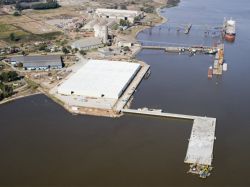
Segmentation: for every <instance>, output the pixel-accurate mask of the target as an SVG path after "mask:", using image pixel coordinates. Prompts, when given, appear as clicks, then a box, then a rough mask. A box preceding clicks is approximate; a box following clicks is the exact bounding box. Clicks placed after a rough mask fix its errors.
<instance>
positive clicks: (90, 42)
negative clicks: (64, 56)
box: [71, 37, 104, 50]
mask: <svg viewBox="0 0 250 187" xmlns="http://www.w3.org/2000/svg"><path fill="white" fill-rule="evenodd" d="M103 46H104V44H103V43H102V39H100V38H96V37H88V38H84V39H81V40H77V41H75V42H74V43H72V45H71V47H72V48H77V49H79V50H89V49H95V48H99V47H103Z"/></svg>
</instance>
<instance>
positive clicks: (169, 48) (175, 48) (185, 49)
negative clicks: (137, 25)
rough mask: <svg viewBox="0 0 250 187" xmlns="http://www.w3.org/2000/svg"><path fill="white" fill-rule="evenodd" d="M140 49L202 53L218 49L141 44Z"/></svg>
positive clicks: (209, 52) (214, 51) (210, 52)
mask: <svg viewBox="0 0 250 187" xmlns="http://www.w3.org/2000/svg"><path fill="white" fill-rule="evenodd" d="M141 48H142V49H151V50H165V52H173V53H181V52H189V53H204V54H215V53H216V52H217V50H218V48H217V47H211V46H189V47H183V46H149V45H142V46H141Z"/></svg>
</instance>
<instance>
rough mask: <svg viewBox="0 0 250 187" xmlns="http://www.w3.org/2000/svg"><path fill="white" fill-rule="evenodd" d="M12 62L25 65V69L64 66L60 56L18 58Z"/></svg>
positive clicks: (12, 59) (14, 58) (13, 58)
mask: <svg viewBox="0 0 250 187" xmlns="http://www.w3.org/2000/svg"><path fill="white" fill-rule="evenodd" d="M10 60H11V62H17V63H23V66H24V67H40V66H44V67H45V66H61V65H62V59H61V56H60V55H44V56H17V57H12V58H11V59H10Z"/></svg>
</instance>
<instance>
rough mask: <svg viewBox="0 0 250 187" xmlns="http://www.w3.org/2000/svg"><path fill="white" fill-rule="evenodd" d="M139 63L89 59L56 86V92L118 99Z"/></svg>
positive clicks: (137, 69)
mask: <svg viewBox="0 0 250 187" xmlns="http://www.w3.org/2000/svg"><path fill="white" fill-rule="evenodd" d="M140 67H141V66H140V64H137V63H130V62H121V61H106V60H89V61H88V62H87V63H86V64H85V65H84V66H82V67H81V68H80V69H79V70H78V71H77V72H76V73H75V74H73V75H72V76H71V77H70V78H69V79H68V80H66V81H65V82H64V83H62V84H61V85H60V86H59V88H58V93H59V94H61V95H66V96H71V95H72V96H74V95H75V96H84V97H89V98H106V99H118V98H119V97H120V96H121V95H122V94H123V92H124V91H125V90H126V88H127V86H128V85H129V84H130V82H131V81H132V80H133V78H134V76H135V75H136V74H137V72H138V71H139V70H140Z"/></svg>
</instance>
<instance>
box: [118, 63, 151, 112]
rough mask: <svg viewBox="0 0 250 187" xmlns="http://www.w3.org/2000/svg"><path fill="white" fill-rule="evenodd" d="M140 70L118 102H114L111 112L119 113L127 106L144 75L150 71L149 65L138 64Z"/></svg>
mask: <svg viewBox="0 0 250 187" xmlns="http://www.w3.org/2000/svg"><path fill="white" fill-rule="evenodd" d="M140 64H141V69H140V70H139V72H138V73H137V74H136V76H135V77H134V79H133V80H132V82H131V83H130V84H129V86H128V87H127V89H126V90H125V92H124V93H123V94H122V96H121V97H120V98H119V100H118V101H117V102H116V104H115V106H114V107H113V110H114V111H116V112H118V113H120V112H121V110H122V109H123V108H124V107H125V106H126V105H127V103H128V101H129V100H130V98H131V97H132V95H133V93H134V92H135V90H136V88H137V87H138V86H139V84H140V83H141V81H142V79H143V78H144V76H145V75H146V73H147V72H148V71H149V69H150V65H148V64H146V63H144V62H140Z"/></svg>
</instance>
